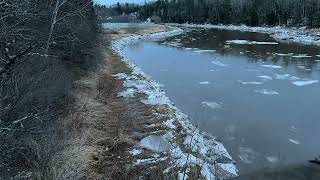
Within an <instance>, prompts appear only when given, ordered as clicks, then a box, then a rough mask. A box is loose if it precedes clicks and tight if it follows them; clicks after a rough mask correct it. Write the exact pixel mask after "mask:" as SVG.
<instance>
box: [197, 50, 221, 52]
mask: <svg viewBox="0 0 320 180" xmlns="http://www.w3.org/2000/svg"><path fill="white" fill-rule="evenodd" d="M194 52H195V53H206V52H216V50H197V51H194Z"/></svg>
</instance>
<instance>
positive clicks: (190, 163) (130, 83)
mask: <svg viewBox="0 0 320 180" xmlns="http://www.w3.org/2000/svg"><path fill="white" fill-rule="evenodd" d="M181 33H183V30H182V29H179V28H170V30H169V31H166V32H156V33H151V34H143V35H131V36H128V37H123V38H121V39H118V40H115V41H113V42H112V49H113V51H114V52H115V53H117V54H118V55H119V56H120V57H121V59H122V61H124V62H125V63H126V65H127V66H128V67H129V68H130V69H131V70H132V72H131V73H118V74H114V75H113V76H114V77H116V78H117V79H120V80H122V81H123V85H124V87H125V88H126V89H125V90H124V91H122V92H120V93H118V96H119V97H124V98H137V97H138V98H140V101H141V103H143V104H145V105H147V106H152V107H154V108H155V109H156V110H155V111H154V112H153V113H152V115H153V116H157V117H161V118H162V119H164V120H163V121H162V122H158V123H154V124H151V125H148V126H149V127H155V126H159V125H160V126H163V127H164V131H162V132H157V131H154V132H149V133H148V134H147V135H145V138H144V139H142V140H141V141H140V143H139V144H140V146H138V147H136V148H135V149H132V152H140V151H144V150H147V151H149V152H152V153H151V154H152V155H151V156H150V157H144V158H143V159H141V158H135V162H134V163H133V164H134V166H136V165H142V166H144V165H148V164H149V163H150V162H151V163H161V162H163V161H167V162H168V163H166V167H165V168H164V171H163V173H165V174H178V178H180V179H184V178H186V177H189V176H190V177H193V176H192V173H193V172H195V169H198V170H199V171H200V173H201V176H202V177H204V178H205V179H215V177H216V178H218V179H227V178H231V177H235V176H237V172H238V170H237V169H236V166H235V164H234V161H233V160H232V157H231V156H230V155H229V153H228V152H227V150H226V149H225V147H224V146H223V144H222V143H220V142H218V141H217V140H216V139H215V137H213V136H212V135H210V134H208V133H205V132H201V131H200V130H199V129H197V128H196V127H194V126H193V125H192V124H191V123H190V122H189V120H188V117H187V116H186V115H185V114H183V113H182V112H181V111H180V110H179V109H178V108H176V107H175V106H174V104H173V103H172V102H171V101H170V100H169V98H168V97H167V96H166V94H165V92H164V91H163V90H162V89H161V87H162V86H161V85H160V84H159V83H157V82H155V81H154V80H152V79H151V77H149V76H148V75H146V74H145V73H144V72H143V71H142V70H141V69H140V68H139V67H137V66H136V65H135V64H134V62H133V61H132V60H130V58H129V57H128V56H127V55H126V54H125V53H124V51H123V49H124V48H125V47H126V46H127V45H129V44H133V43H137V42H139V41H142V40H156V39H160V38H165V37H170V36H175V35H179V34H181ZM138 94H144V95H143V96H141V97H140V96H137V95H138ZM150 139H151V144H152V143H153V142H152V141H153V140H157V139H161V141H162V144H166V143H168V144H166V146H165V147H164V148H163V149H164V150H163V151H160V152H156V151H157V150H156V149H157V148H154V147H152V146H145V144H144V143H143V142H145V141H146V140H150ZM148 145H150V143H149V144H148ZM158 148H159V147H158ZM131 154H132V156H134V154H135V153H131Z"/></svg>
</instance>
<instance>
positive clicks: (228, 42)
mask: <svg viewBox="0 0 320 180" xmlns="http://www.w3.org/2000/svg"><path fill="white" fill-rule="evenodd" d="M226 43H227V44H246V45H277V44H279V43H277V42H259V41H249V40H228V41H226Z"/></svg>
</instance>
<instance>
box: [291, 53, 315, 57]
mask: <svg viewBox="0 0 320 180" xmlns="http://www.w3.org/2000/svg"><path fill="white" fill-rule="evenodd" d="M292 57H293V58H312V56H309V55H308V54H299V55H295V56H292Z"/></svg>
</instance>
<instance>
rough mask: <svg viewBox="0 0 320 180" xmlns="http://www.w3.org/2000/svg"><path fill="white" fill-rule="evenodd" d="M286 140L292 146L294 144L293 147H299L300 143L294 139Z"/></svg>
mask: <svg viewBox="0 0 320 180" xmlns="http://www.w3.org/2000/svg"><path fill="white" fill-rule="evenodd" d="M288 140H289V142H291V143H292V144H295V145H299V144H301V143H300V141H298V140H295V139H291V138H289V139H288Z"/></svg>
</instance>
